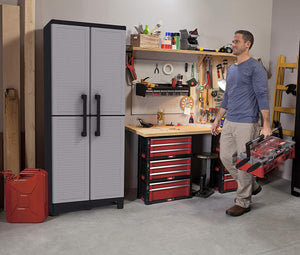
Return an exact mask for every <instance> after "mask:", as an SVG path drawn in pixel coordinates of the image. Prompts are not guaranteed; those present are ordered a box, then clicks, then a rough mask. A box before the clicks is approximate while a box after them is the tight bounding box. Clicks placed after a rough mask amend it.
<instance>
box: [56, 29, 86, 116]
mask: <svg viewBox="0 0 300 255" xmlns="http://www.w3.org/2000/svg"><path fill="white" fill-rule="evenodd" d="M51 58H52V60H51V63H52V64H51V74H52V75H51V80H52V115H80V114H82V99H81V95H82V94H86V95H87V96H89V83H90V82H89V81H90V78H89V72H90V28H89V27H81V26H70V25H60V24H52V25H51ZM88 100H89V97H88ZM87 105H89V101H88V102H87Z"/></svg>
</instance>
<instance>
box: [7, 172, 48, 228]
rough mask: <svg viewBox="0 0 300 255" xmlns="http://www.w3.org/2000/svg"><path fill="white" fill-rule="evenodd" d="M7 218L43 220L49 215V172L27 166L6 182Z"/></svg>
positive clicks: (26, 220)
mask: <svg viewBox="0 0 300 255" xmlns="http://www.w3.org/2000/svg"><path fill="white" fill-rule="evenodd" d="M5 206H6V220H7V221H8V222H31V223H34V222H42V221H44V220H45V219H46V218H47V216H48V173H47V171H45V170H43V169H30V168H27V169H25V170H23V171H22V172H20V173H19V174H18V175H17V177H16V178H14V179H10V180H8V181H7V183H6V184H5Z"/></svg>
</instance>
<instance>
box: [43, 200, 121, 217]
mask: <svg viewBox="0 0 300 255" xmlns="http://www.w3.org/2000/svg"><path fill="white" fill-rule="evenodd" d="M110 204H117V208H118V209H123V207H124V197H118V198H109V199H100V200H89V201H80V202H70V203H59V204H50V205H49V215H51V216H57V215H59V214H61V213H66V212H73V211H80V210H90V209H92V208H94V207H99V206H103V205H110Z"/></svg>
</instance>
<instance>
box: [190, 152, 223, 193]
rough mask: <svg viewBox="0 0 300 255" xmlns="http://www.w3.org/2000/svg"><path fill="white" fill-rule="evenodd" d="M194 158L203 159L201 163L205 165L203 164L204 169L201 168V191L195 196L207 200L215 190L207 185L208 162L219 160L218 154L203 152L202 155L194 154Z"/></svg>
mask: <svg viewBox="0 0 300 255" xmlns="http://www.w3.org/2000/svg"><path fill="white" fill-rule="evenodd" d="M194 157H195V158H197V159H201V163H203V164H202V165H203V167H201V171H200V189H199V190H198V191H196V192H195V193H194V194H193V195H194V196H197V197H204V198H207V197H209V196H210V195H212V194H213V193H214V190H213V189H210V188H209V187H207V186H206V185H205V180H206V171H207V170H208V169H207V160H211V159H216V158H218V154H217V153H212V152H201V153H197V154H194Z"/></svg>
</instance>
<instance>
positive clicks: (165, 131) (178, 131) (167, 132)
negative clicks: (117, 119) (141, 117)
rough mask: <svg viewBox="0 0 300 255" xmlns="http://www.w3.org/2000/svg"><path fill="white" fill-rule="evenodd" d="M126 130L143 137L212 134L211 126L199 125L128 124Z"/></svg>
mask: <svg viewBox="0 0 300 255" xmlns="http://www.w3.org/2000/svg"><path fill="white" fill-rule="evenodd" d="M125 129H126V131H130V132H132V133H135V134H137V135H140V136H143V137H158V136H176V135H202V134H210V130H211V128H210V127H197V126H153V127H151V128H143V127H142V126H133V125H126V126H125Z"/></svg>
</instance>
